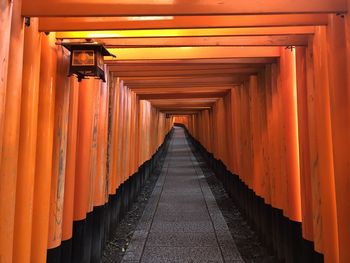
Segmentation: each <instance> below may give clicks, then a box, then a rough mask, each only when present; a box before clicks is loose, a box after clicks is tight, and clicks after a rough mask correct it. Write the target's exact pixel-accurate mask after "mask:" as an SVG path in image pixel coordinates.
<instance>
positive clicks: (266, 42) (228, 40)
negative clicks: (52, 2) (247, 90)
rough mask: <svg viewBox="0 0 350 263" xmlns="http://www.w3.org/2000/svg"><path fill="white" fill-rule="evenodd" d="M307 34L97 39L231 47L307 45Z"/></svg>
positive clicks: (112, 43) (129, 44)
mask: <svg viewBox="0 0 350 263" xmlns="http://www.w3.org/2000/svg"><path fill="white" fill-rule="evenodd" d="M308 40H309V35H272V36H230V37H217V36H215V37H213V36H212V37H164V38H163V37H159V38H113V39H108V38H106V39H99V40H97V41H99V42H101V43H104V44H105V46H106V47H108V48H143V47H215V46H221V47H232V46H289V45H291V46H307V44H308Z"/></svg>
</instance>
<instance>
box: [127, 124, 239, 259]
mask: <svg viewBox="0 0 350 263" xmlns="http://www.w3.org/2000/svg"><path fill="white" fill-rule="evenodd" d="M122 262H124V263H128V262H129V263H131V262H152V263H155V262H243V260H242V258H241V256H240V254H239V252H238V250H237V247H236V245H235V243H234V241H233V239H232V236H231V234H230V232H229V229H228V227H227V224H226V222H225V220H224V218H223V216H222V214H221V211H220V210H219V208H218V206H217V204H216V201H215V198H214V196H213V194H212V192H211V190H210V188H209V186H208V184H207V182H206V180H205V178H204V176H203V173H202V171H201V168H200V167H199V165H198V163H197V160H196V158H195V157H194V156H193V154H192V152H191V150H190V148H189V146H188V144H187V141H186V138H185V134H184V131H183V129H182V128H178V127H176V128H175V133H174V136H173V138H172V141H171V145H170V147H169V151H168V153H167V156H166V159H165V163H164V166H163V170H162V174H161V175H160V177H159V179H158V182H157V184H156V186H155V188H154V191H153V193H152V196H151V198H150V200H149V203H148V205H147V207H146V209H145V212H144V214H143V216H142V218H141V220H140V222H139V224H138V226H137V228H136V231H135V232H134V235H133V238H132V240H131V243H130V244H129V246H128V249H127V251H126V253H125V256H124V258H123V261H122Z"/></svg>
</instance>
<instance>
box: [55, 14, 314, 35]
mask: <svg viewBox="0 0 350 263" xmlns="http://www.w3.org/2000/svg"><path fill="white" fill-rule="evenodd" d="M198 19H200V17H198ZM314 33H315V27H314V26H288V27H241V28H197V29H193V28H192V29H155V30H108V31H67V32H57V33H56V38H59V39H84V40H85V39H101V38H102V39H105V38H132V37H135V38H140V37H191V36H192V37H194V36H197V37H199V36H202V37H209V36H217V37H219V36H265V35H305V34H314Z"/></svg>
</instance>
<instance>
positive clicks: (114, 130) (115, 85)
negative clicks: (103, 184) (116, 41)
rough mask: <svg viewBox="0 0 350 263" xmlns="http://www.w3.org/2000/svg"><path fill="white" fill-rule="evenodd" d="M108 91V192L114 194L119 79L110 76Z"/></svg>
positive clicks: (116, 185)
mask: <svg viewBox="0 0 350 263" xmlns="http://www.w3.org/2000/svg"><path fill="white" fill-rule="evenodd" d="M110 84H111V85H110V87H109V88H110V92H111V96H112V101H111V103H112V105H111V107H112V108H111V113H110V114H112V116H111V118H112V123H111V125H112V130H111V132H112V135H111V137H112V138H111V146H110V147H111V148H110V181H111V183H110V187H109V193H110V194H114V193H115V191H116V189H117V187H118V186H119V181H118V173H117V171H118V152H119V151H118V150H119V149H118V142H119V129H118V127H119V115H120V114H119V112H120V111H119V104H120V89H119V80H118V79H116V80H114V78H112V81H111V82H110Z"/></svg>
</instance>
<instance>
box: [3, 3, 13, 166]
mask: <svg viewBox="0 0 350 263" xmlns="http://www.w3.org/2000/svg"><path fill="white" fill-rule="evenodd" d="M12 8H13V2H10V1H6V0H3V1H2V2H1V9H0V61H1V63H0V140H2V138H3V129H4V117H5V104H6V84H7V69H8V63H9V49H10V37H11V21H12ZM0 152H2V143H0ZM0 163H1V155H0Z"/></svg>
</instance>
